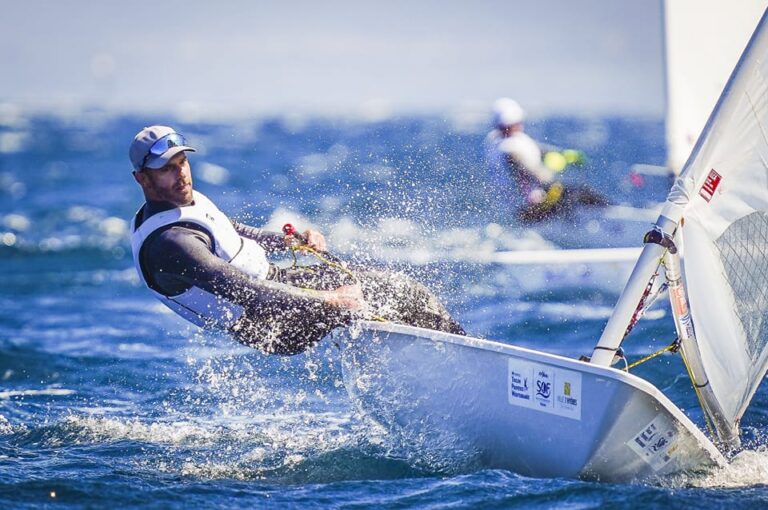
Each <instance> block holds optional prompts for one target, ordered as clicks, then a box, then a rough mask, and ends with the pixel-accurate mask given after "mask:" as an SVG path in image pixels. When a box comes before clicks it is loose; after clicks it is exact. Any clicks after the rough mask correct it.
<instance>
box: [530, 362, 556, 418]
mask: <svg viewBox="0 0 768 510" xmlns="http://www.w3.org/2000/svg"><path fill="white" fill-rule="evenodd" d="M554 380H555V374H554V371H553V370H552V369H551V368H549V369H548V368H545V367H540V368H537V369H536V388H535V390H536V403H537V404H538V405H539V407H547V408H551V407H553V406H552V402H553V399H552V390H553V388H552V385H553V384H554Z"/></svg>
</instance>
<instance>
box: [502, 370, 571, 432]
mask: <svg viewBox="0 0 768 510" xmlns="http://www.w3.org/2000/svg"><path fill="white" fill-rule="evenodd" d="M507 400H508V401H509V403H510V404H512V405H514V406H520V407H526V408H528V409H535V410H537V411H543V412H545V413H550V414H556V415H558V416H564V417H566V418H572V419H574V420H581V374H580V373H579V372H573V371H571V370H563V369H560V368H555V367H552V366H549V365H542V364H540V363H533V362H530V361H525V360H521V359H515V358H510V359H509V364H508V374H507Z"/></svg>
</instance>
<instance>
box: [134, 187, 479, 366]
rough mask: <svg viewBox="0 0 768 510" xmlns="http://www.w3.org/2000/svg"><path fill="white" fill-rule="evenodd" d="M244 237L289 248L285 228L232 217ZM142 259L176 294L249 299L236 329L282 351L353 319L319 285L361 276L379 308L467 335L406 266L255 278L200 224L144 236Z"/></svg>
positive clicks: (308, 269) (243, 337)
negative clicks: (197, 291) (222, 253)
mask: <svg viewBox="0 0 768 510" xmlns="http://www.w3.org/2000/svg"><path fill="white" fill-rule="evenodd" d="M173 208H175V206H174V205H173V204H170V203H167V202H152V201H150V202H147V204H146V205H145V206H144V208H143V209H142V210H141V211H139V213H138V215H137V218H136V228H138V227H139V225H141V223H143V222H144V221H145V220H146V219H147V218H149V217H150V216H152V215H153V214H156V213H159V212H162V211H166V210H169V209H173ZM232 223H233V225H234V227H235V230H237V232H238V234H240V235H241V236H243V237H248V238H250V239H253V240H254V241H256V242H257V243H259V244H260V245H261V246H262V247H263V248H264V250H265V251H266V252H267V253H268V254H269V253H276V252H281V251H285V250H287V247H286V245H285V242H284V239H283V235H282V234H279V233H276V232H268V231H264V230H261V229H258V228H254V227H250V226H248V225H243V224H241V223H238V222H234V221H233V222H232ZM139 262H140V266H141V268H142V272H143V274H144V278H145V280H146V281H147V284H148V285H149V286H150V288H152V289H153V290H155V291H156V292H159V293H160V294H163V295H166V296H175V295H178V294H181V293H182V292H184V291H186V290H188V289H189V288H190V287H192V286H196V287H198V288H201V289H203V290H205V291H208V292H210V293H212V294H215V295H217V296H221V297H222V298H224V299H226V300H227V301H230V302H233V303H236V304H238V305H241V306H243V308H244V310H245V312H244V314H243V316H242V317H241V318H240V320H239V321H238V322H237V324H235V325H234V326H233V327H232V328H231V333H232V334H233V335H234V336H235V338H237V339H238V340H239V341H240V342H242V343H245V344H247V345H250V346H252V347H257V348H259V349H261V350H263V351H264V352H267V353H274V354H296V353H299V352H302V351H303V350H305V349H306V348H307V347H309V346H310V345H312V344H314V343H315V342H317V341H318V340H320V339H321V338H322V337H323V336H325V335H326V334H328V333H329V332H330V331H331V330H332V329H334V328H335V327H338V326H342V325H345V324H348V323H349V321H350V320H351V319H353V318H354V317H355V315H354V314H353V313H352V312H349V311H346V310H342V309H339V308H336V307H333V306H330V305H327V304H325V303H324V302H323V299H322V297H321V296H320V295H319V294H317V293H316V292H312V290H307V289H314V290H332V289H335V288H338V287H339V286H341V285H350V284H354V283H359V284H360V286H361V288H362V291H363V296H364V297H365V299H366V301H367V302H368V303H369V305H370V306H371V309H372V310H371V311H372V312H373V313H374V315H377V316H383V317H384V318H386V319H387V320H392V321H395V322H400V323H405V324H410V325H413V326H419V327H425V328H430V329H437V330H441V331H447V332H451V333H459V334H463V333H464V331H463V329H462V328H461V326H460V325H459V324H458V323H457V322H456V321H455V320H453V319H452V318H451V317H450V315H449V314H448V312H447V311H446V309H445V307H444V306H443V305H442V304H441V303H440V302H439V301H438V300H437V298H436V297H435V296H434V295H433V294H432V293H431V292H430V291H429V290H428V289H427V288H426V287H424V286H423V285H421V284H419V283H417V282H415V281H413V280H411V279H410V278H408V277H406V276H405V275H403V274H401V273H395V272H389V271H377V270H371V269H365V268H354V270H353V272H354V274H355V277H354V278H353V277H351V276H350V275H348V274H346V273H344V272H342V271H340V270H337V269H334V268H332V267H329V266H324V265H314V266H305V267H296V268H289V269H281V268H278V267H277V266H274V265H270V270H269V273H268V275H267V278H266V279H263V280H262V279H257V278H253V277H251V276H249V275H247V274H245V273H243V272H242V271H240V270H238V269H237V268H235V267H233V266H232V265H230V264H229V263H227V262H226V261H224V260H223V259H221V258H219V257H217V256H216V255H215V254H214V246H213V240H212V238H211V236H210V234H209V233H208V232H206V230H205V229H203V228H201V227H200V226H199V225H197V224H193V223H175V224H172V225H167V226H165V227H163V228H160V229H158V230H157V231H155V232H152V234H150V235H149V237H148V238H147V239H146V240H145V241H144V244H143V245H142V248H141V251H140V254H139Z"/></svg>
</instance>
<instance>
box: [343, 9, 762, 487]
mask: <svg viewBox="0 0 768 510" xmlns="http://www.w3.org/2000/svg"><path fill="white" fill-rule="evenodd" d="M766 19H767V18H766V15H765V14H764V15H763V17H762V19H761V21H760V23H759V25H758V28H757V30H756V31H755V33H754V34H753V36H752V38H751V39H750V42H749V44H748V46H747V48H746V50H745V51H744V53H743V55H742V57H741V59H740V60H739V63H738V65H737V67H736V69H735V70H734V72H733V74H732V76H731V78H730V80H729V81H728V84H727V85H726V88H725V90H724V92H723V94H722V95H721V98H720V100H719V101H718V103H717V105H716V107H715V109H714V111H713V113H712V115H711V116H710V119H709V121H708V122H707V125H706V126H705V128H704V130H703V132H702V135H701V137H700V138H699V141H698V142H697V144H696V146H695V147H694V149H693V152H692V154H691V156H690V158H689V159H688V161H687V163H686V165H685V166H684V168H683V170H682V172H681V177H680V178H679V179H678V181H677V183H676V185H675V186H674V187H673V190H672V192H671V193H670V195H669V197H668V199H667V202H666V204H665V206H664V209H663V210H662V212H661V214H660V216H659V218H658V220H657V222H656V225H655V228H654V229H653V230H652V231H651V232H649V234H648V235H647V236H646V244H645V246H644V248H643V251H642V253H641V255H640V256H639V259H638V261H637V263H636V266H635V268H634V270H633V272H632V275H631V276H630V278H629V281H628V282H627V285H626V287H625V289H624V292H623V293H622V295H621V297H620V299H619V301H618V303H617V305H616V308H615V309H614V312H613V314H612V316H611V318H610V319H609V321H608V324H607V325H606V327H605V330H604V331H603V333H602V335H601V337H600V339H599V341H598V342H597V345H596V347H595V348H594V351H593V353H592V356H591V360H590V361H579V360H576V359H570V358H566V357H563V356H558V355H554V354H547V353H544V352H539V351H535V350H531V349H525V348H521V347H516V346H514V345H507V344H502V343H499V342H494V341H489V340H483V339H477V338H470V337H462V336H456V335H450V334H445V333H440V332H434V331H428V330H424V329H419V328H413V327H407V326H400V325H393V324H388V323H373V322H362V323H360V324H358V325H357V326H356V327H353V328H350V329H349V331H348V333H347V334H346V338H345V340H344V342H343V355H342V366H343V371H344V380H345V385H346V387H347V390H348V392H349V394H350V395H351V397H352V399H353V400H354V401H356V402H357V404H358V405H359V407H360V408H361V409H362V410H363V411H364V412H366V413H368V414H369V415H370V416H372V417H373V418H374V419H376V420H377V421H378V422H379V423H380V424H382V425H383V426H384V427H386V429H388V430H389V431H390V433H392V434H393V435H394V436H395V437H397V438H398V439H399V441H401V444H402V445H403V446H405V447H410V448H413V449H418V451H419V452H420V456H421V457H422V458H428V459H432V461H433V462H437V463H439V459H441V458H444V459H455V458H456V455H457V452H459V451H461V452H463V454H464V455H466V458H467V459H468V460H469V462H471V463H472V465H473V466H475V467H483V468H503V469H509V470H512V471H515V472H517V473H520V474H523V475H528V476H535V477H579V478H585V479H597V480H602V481H640V480H642V481H647V480H653V479H656V478H660V477H663V476H666V475H669V474H671V473H678V472H686V471H695V470H703V469H707V468H710V467H713V466H718V465H723V464H724V463H725V462H726V460H725V457H724V455H723V453H721V452H728V451H729V449H730V448H733V447H735V446H736V445H737V444H738V441H739V429H738V424H739V419H740V417H741V416H742V415H743V413H744V412H745V409H746V407H747V405H748V403H749V401H750V400H751V398H752V396H753V395H754V393H755V391H756V389H757V387H758V385H759V383H760V381H761V380H762V378H763V376H764V375H765V373H766V368H767V367H768V81H767V78H768V29H767V28H766V25H767V24H768V22H766ZM681 259H682V260H681ZM681 261H682V265H681ZM660 265H663V271H662V273H665V275H666V278H667V282H668V285H669V295H670V299H671V304H672V310H673V317H674V320H675V325H676V329H677V332H678V341H679V344H680V354H681V355H682V357H683V359H684V360H685V362H686V366H687V367H688V369H689V370H688V371H689V375H690V376H691V378H692V382H693V385H694V388H695V389H696V392H697V395H698V396H699V401H700V403H701V404H702V408H703V410H704V415H705V416H706V418H707V423H708V425H709V426H708V427H707V428H708V429H709V430H708V434H709V437H707V434H706V433H705V432H704V431H702V430H700V429H699V428H697V426H696V425H695V424H694V423H693V422H692V421H691V420H690V419H689V418H688V417H686V415H685V414H684V413H683V412H682V411H681V410H680V409H678V408H677V407H676V406H675V405H674V404H673V403H672V402H671V401H670V400H669V399H668V398H666V397H665V396H664V394H663V393H662V392H661V391H660V390H659V389H658V388H656V387H654V386H653V385H652V384H651V383H650V382H648V381H645V380H643V379H641V378H639V377H636V376H634V375H632V374H631V373H628V372H625V371H622V370H618V369H614V368H611V367H610V364H611V362H612V361H613V359H614V356H615V354H616V352H617V349H618V348H619V347H620V344H621V342H622V340H623V338H624V337H625V334H626V333H627V331H628V327H629V326H630V325H631V324H632V323H633V321H634V319H635V316H636V314H637V311H638V310H640V308H641V306H642V302H643V301H644V296H645V291H646V288H647V287H648V283H649V281H651V280H652V279H653V275H654V274H655V273H656V272H657V270H659V269H660ZM686 298H687V299H686ZM715 445H717V446H715Z"/></svg>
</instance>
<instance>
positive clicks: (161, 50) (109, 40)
mask: <svg viewBox="0 0 768 510" xmlns="http://www.w3.org/2000/svg"><path fill="white" fill-rule="evenodd" d="M661 11H662V6H661V0H631V1H617V0H526V1H523V0H506V1H484V0H475V1H455V0H440V1H436V0H405V1H403V0H388V1H378V2H365V1H363V0H357V1H334V0H329V1H317V0H314V1H304V0H301V1H274V2H265V1H247V0H229V1H228V0H219V1H217V2H213V1H198V0H187V1H179V0H164V1H162V2H126V1H116V0H100V1H90V0H59V1H57V0H24V1H18V0H0V12H1V13H2V14H1V15H0V69H2V70H3V72H2V79H0V104H2V103H4V104H5V105H18V106H22V107H25V108H34V109H38V110H46V109H50V110H57V109H62V108H79V107H83V106H87V107H95V108H104V109H108V110H114V111H118V112H138V113H146V112H153V111H155V112H158V113H168V112H170V113H173V112H176V113H178V112H183V111H187V112H218V113H220V114H222V115H238V114H247V115H250V114H270V115H271V114H285V113H302V114H323V115H326V114H330V115H334V114H341V115H345V114H364V115H369V116H376V115H379V114H380V115H386V114H391V113H443V112H451V111H457V110H461V109H467V108H489V105H490V104H491V103H492V102H493V100H494V99H496V98H497V97H500V96H509V97H513V98H515V99H517V100H518V101H519V102H520V103H521V104H523V106H524V107H525V108H526V109H527V110H528V111H529V113H531V114H532V115H536V114H539V115H546V114H553V113H561V114H577V115H604V114H617V115H645V116H658V117H661V116H662V115H663V111H664V86H663V56H662V32H663V30H662V14H661Z"/></svg>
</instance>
